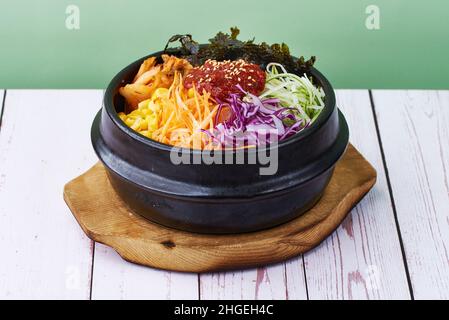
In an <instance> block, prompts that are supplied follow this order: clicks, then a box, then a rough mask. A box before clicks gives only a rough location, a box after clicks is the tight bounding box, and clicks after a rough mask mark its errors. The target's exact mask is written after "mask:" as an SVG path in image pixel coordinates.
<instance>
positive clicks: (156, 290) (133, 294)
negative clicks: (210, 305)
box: [92, 243, 198, 300]
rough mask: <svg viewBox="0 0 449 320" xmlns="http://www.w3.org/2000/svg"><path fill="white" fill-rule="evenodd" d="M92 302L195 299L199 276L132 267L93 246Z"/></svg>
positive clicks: (102, 248) (111, 251) (112, 251)
mask: <svg viewBox="0 0 449 320" xmlns="http://www.w3.org/2000/svg"><path fill="white" fill-rule="evenodd" d="M92 299H101V300H103V299H133V300H137V299H146V300H154V299H158V300H169V299H180V300H194V299H198V276H197V274H188V273H177V272H168V271H162V270H156V269H151V268H146V267H142V266H138V265H135V264H131V263H129V262H126V261H124V260H122V259H121V258H120V257H119V255H118V254H117V253H116V252H115V251H114V250H112V249H110V248H109V247H106V246H104V245H101V244H98V243H96V245H95V262H94V276H93V285H92Z"/></svg>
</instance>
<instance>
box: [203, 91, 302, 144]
mask: <svg viewBox="0 0 449 320" xmlns="http://www.w3.org/2000/svg"><path fill="white" fill-rule="evenodd" d="M239 89H240V90H241V91H242V92H244V94H245V96H244V97H243V98H240V96H241V95H239V94H231V95H230V97H229V99H228V100H227V101H226V102H221V103H220V105H219V109H218V111H217V116H216V119H215V120H216V123H218V115H219V114H220V112H221V109H222V108H223V107H225V106H228V107H230V108H231V111H232V112H231V116H230V118H229V119H228V120H226V121H224V122H222V123H219V124H218V125H216V127H215V129H214V131H213V132H206V133H207V134H208V135H209V136H210V137H211V138H212V140H213V143H214V144H216V145H218V146H221V147H225V148H229V147H243V146H254V145H256V146H257V145H264V144H269V143H272V142H275V141H282V140H284V139H287V138H288V137H290V136H292V135H294V134H296V133H298V132H299V131H301V130H302V129H304V128H305V127H306V123H305V121H304V120H303V119H298V118H296V117H295V115H294V114H293V113H292V112H291V110H290V108H285V107H282V106H281V105H280V103H279V99H275V98H269V99H260V98H259V97H257V96H255V95H253V94H251V93H249V92H245V91H244V90H243V89H242V88H241V87H240V88H239Z"/></svg>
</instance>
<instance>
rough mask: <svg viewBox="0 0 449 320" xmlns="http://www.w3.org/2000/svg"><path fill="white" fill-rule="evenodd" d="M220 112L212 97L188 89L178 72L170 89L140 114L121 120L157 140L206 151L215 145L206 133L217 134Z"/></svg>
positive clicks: (154, 97) (156, 93) (143, 105)
mask: <svg viewBox="0 0 449 320" xmlns="http://www.w3.org/2000/svg"><path fill="white" fill-rule="evenodd" d="M217 110H218V105H217V103H215V101H214V100H213V99H212V98H211V96H210V94H209V93H207V92H206V91H203V93H202V94H200V93H198V92H197V90H196V89H195V87H193V88H191V89H187V88H184V85H183V79H182V74H181V73H180V72H177V71H176V72H175V74H174V77H173V82H172V84H171V86H170V87H169V88H168V89H167V88H158V89H156V90H155V91H154V92H153V94H152V95H151V98H149V99H146V100H144V101H142V102H140V103H139V104H138V107H137V109H136V110H134V111H131V112H130V113H128V114H125V113H123V112H121V113H119V116H120V118H121V119H122V120H123V121H124V122H125V123H126V124H127V125H128V126H129V127H131V128H132V129H134V130H135V131H137V132H139V133H141V134H142V135H144V136H146V137H148V138H151V139H153V140H156V141H159V142H162V143H166V144H170V145H174V146H178V147H185V148H194V149H204V148H205V147H206V146H208V145H209V144H210V143H211V141H210V136H209V135H208V134H207V133H205V132H204V131H203V130H206V131H207V130H210V131H212V130H213V128H214V125H215V124H214V120H215V114H216V112H217Z"/></svg>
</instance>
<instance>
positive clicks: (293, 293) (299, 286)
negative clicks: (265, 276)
mask: <svg viewBox="0 0 449 320" xmlns="http://www.w3.org/2000/svg"><path fill="white" fill-rule="evenodd" d="M304 269H305V266H304V256H303V255H301V256H299V257H297V258H294V259H290V260H289V261H287V262H286V263H285V275H286V282H287V299H289V300H307V299H308V297H307V289H306V276H305V274H304Z"/></svg>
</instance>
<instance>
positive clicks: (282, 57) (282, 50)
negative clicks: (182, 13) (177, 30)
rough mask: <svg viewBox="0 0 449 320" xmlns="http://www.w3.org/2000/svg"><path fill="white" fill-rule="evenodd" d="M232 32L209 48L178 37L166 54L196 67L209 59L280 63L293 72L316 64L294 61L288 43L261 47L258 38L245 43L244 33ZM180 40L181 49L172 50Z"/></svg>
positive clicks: (219, 35)
mask: <svg viewBox="0 0 449 320" xmlns="http://www.w3.org/2000/svg"><path fill="white" fill-rule="evenodd" d="M230 31H231V33H230V34H228V33H223V32H218V33H217V34H216V35H215V37H213V38H212V39H209V44H208V45H199V44H198V43H197V42H195V41H194V40H193V39H192V36H191V35H189V34H186V35H174V36H173V37H171V38H170V39H169V40H168V42H167V45H166V46H165V49H164V51H165V52H167V53H171V54H177V55H179V56H181V57H183V58H185V59H187V60H189V61H190V62H191V63H192V64H193V65H200V64H203V63H204V62H205V61H206V60H207V59H215V60H218V61H222V60H235V59H239V58H242V59H245V60H246V61H248V62H252V63H257V64H259V65H262V66H264V65H265V64H266V63H268V62H277V63H281V64H283V65H284V66H285V67H286V68H287V69H288V70H290V71H293V72H294V71H296V72H298V71H304V70H307V69H309V68H310V67H312V66H313V64H314V63H315V60H316V59H315V56H312V57H311V58H310V59H309V60H305V59H304V57H303V56H301V57H300V58H293V57H292V56H291V55H290V50H289V48H288V46H287V45H286V44H285V43H282V44H278V43H275V44H272V45H269V44H267V43H266V42H262V43H260V44H257V43H255V42H254V39H252V40H247V41H241V40H239V39H237V37H238V35H239V33H240V30H239V29H238V28H236V27H234V28H231V30H230ZM177 41H179V42H180V43H181V47H180V48H173V49H168V46H169V45H170V44H171V43H173V42H177Z"/></svg>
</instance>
